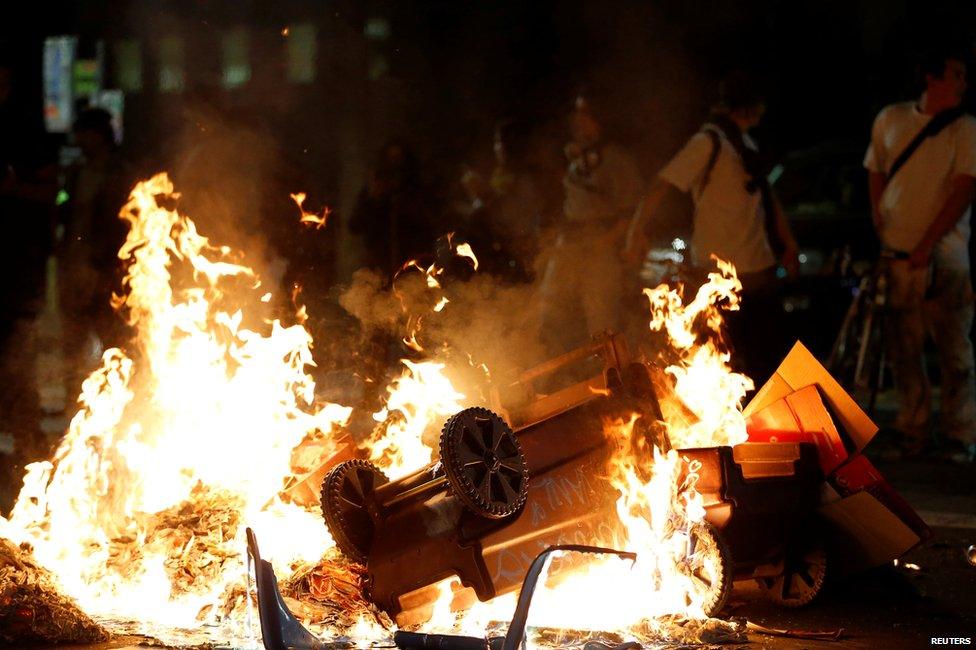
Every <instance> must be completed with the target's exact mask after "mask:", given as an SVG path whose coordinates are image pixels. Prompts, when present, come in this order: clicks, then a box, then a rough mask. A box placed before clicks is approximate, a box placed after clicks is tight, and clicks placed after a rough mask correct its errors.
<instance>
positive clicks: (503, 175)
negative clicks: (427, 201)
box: [461, 121, 547, 281]
mask: <svg viewBox="0 0 976 650" xmlns="http://www.w3.org/2000/svg"><path fill="white" fill-rule="evenodd" d="M529 136H530V133H529V130H528V128H527V126H526V125H525V124H523V123H521V122H515V121H509V122H502V123H501V124H499V125H498V126H497V127H496V128H495V134H494V142H493V145H494V146H493V150H494V155H495V166H494V168H493V170H492V172H491V176H490V177H489V178H488V179H487V180H485V179H484V178H483V177H482V176H481V175H480V174H478V173H477V172H475V171H473V170H470V169H469V170H466V171H465V173H464V175H463V176H462V178H461V184H462V186H463V187H464V190H465V193H466V195H467V203H466V204H465V205H464V206H463V207H464V210H463V211H464V212H465V213H466V214H465V216H466V219H465V221H466V222H467V227H466V228H465V229H464V235H465V239H467V240H468V241H470V243H471V244H472V245H473V246H474V250H475V252H476V253H477V254H478V255H479V260H480V261H481V267H480V270H481V272H484V273H491V274H493V275H496V276H498V277H502V278H506V279H510V280H515V281H526V280H529V279H531V277H532V265H533V261H534V259H535V256H536V254H537V253H538V246H539V233H540V230H541V227H542V224H543V223H544V222H545V220H546V212H547V205H546V202H545V200H544V196H543V192H542V190H541V188H540V182H539V179H538V175H537V174H536V172H535V170H533V169H532V165H531V163H530V155H529V146H530V137H529Z"/></svg>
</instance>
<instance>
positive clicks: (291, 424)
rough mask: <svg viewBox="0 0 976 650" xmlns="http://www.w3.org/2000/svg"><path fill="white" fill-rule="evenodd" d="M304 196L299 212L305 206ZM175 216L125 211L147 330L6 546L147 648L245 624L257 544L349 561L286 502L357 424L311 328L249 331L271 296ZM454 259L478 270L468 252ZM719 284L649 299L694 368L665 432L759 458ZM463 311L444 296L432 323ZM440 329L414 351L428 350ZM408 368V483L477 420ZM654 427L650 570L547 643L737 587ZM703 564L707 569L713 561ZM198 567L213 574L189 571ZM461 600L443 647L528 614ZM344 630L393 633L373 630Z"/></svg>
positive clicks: (314, 515) (92, 387)
mask: <svg viewBox="0 0 976 650" xmlns="http://www.w3.org/2000/svg"><path fill="white" fill-rule="evenodd" d="M293 198H294V199H295V201H296V203H297V204H298V205H299V207H300V208H301V206H302V202H303V200H304V196H303V195H301V194H297V195H294V196H293ZM177 199H178V194H175V193H174V188H173V186H172V184H171V182H170V181H169V179H168V178H167V177H166V176H165V175H158V176H155V177H153V178H152V179H150V180H148V181H145V182H143V183H140V184H139V185H137V186H136V187H135V189H134V190H133V191H132V194H131V196H130V199H129V202H128V203H127V204H126V205H125V207H124V208H123V210H122V213H121V216H122V218H123V219H124V220H125V221H127V222H128V224H129V227H130V231H129V234H128V237H127V240H126V243H125V244H124V246H123V247H122V249H121V250H120V252H119V257H120V258H121V259H122V260H124V261H125V262H126V263H127V268H128V271H127V275H126V277H125V280H124V288H125V290H126V293H125V294H124V295H122V296H119V297H117V298H116V301H115V302H116V307H117V308H118V309H119V310H120V312H122V314H123V315H124V316H125V317H126V319H127V321H128V323H129V324H130V325H131V326H132V327H133V329H134V332H135V336H134V339H133V343H132V346H131V349H129V350H127V351H123V350H120V349H115V348H113V349H110V350H108V351H106V353H105V355H104V357H103V359H102V366H101V367H100V368H99V369H97V370H95V371H94V372H93V373H92V374H91V375H90V376H89V378H88V379H87V380H86V381H85V382H84V384H83V386H82V394H81V397H80V398H79V402H80V404H81V408H80V410H79V411H78V413H77V415H76V416H75V417H74V418H73V419H72V421H71V424H70V426H69V429H68V432H67V434H66V435H65V437H64V439H63V440H62V442H61V444H60V446H59V448H58V450H57V452H56V453H55V456H54V458H53V460H51V461H45V462H40V463H34V464H32V465H30V466H29V467H28V471H27V475H26V476H25V479H24V487H23V489H22V491H21V494H20V497H19V499H18V501H17V504H16V506H15V507H14V509H13V511H12V512H11V515H10V518H9V519H4V518H0V535H2V536H3V537H6V538H9V539H11V540H13V541H14V542H16V543H18V544H26V545H29V547H30V548H31V549H32V551H33V554H34V555H35V557H36V558H37V560H38V561H39V562H40V563H41V564H43V565H44V566H45V567H47V568H48V569H50V570H51V571H52V572H53V573H54V574H55V575H56V576H57V578H58V579H59V581H60V585H59V586H60V587H61V588H62V589H63V591H64V592H65V593H66V594H68V595H70V596H71V597H73V598H74V599H75V600H76V601H77V602H78V603H79V605H80V606H81V607H82V609H84V610H85V611H86V612H88V613H89V614H92V615H93V616H96V617H98V618H100V619H101V620H113V619H114V620H120V619H129V620H134V621H137V622H140V623H141V624H142V625H143V626H144V628H143V629H145V630H147V631H149V630H152V629H154V628H153V626H154V625H156V624H165V625H170V626H180V627H195V626H198V625H199V624H200V623H201V622H202V621H210V622H214V621H215V620H222V621H223V622H228V621H230V622H231V623H235V624H243V616H242V615H241V613H242V611H243V609H244V608H243V607H242V606H241V605H242V603H243V598H244V597H243V595H242V593H241V592H242V587H241V585H243V582H244V580H243V577H244V574H245V567H244V563H243V549H244V547H245V541H244V525H245V524H246V525H249V526H251V527H252V528H254V529H255V531H256V532H257V534H258V536H259V538H260V540H261V546H262V550H263V551H264V554H265V555H266V556H267V557H268V558H270V559H272V560H274V561H275V563H276V567H275V568H276V571H277V573H278V575H279V577H281V578H285V577H287V576H288V575H289V574H290V572H291V570H292V567H293V565H294V564H295V563H297V562H299V561H304V562H315V561H317V560H319V558H321V556H322V553H323V551H325V550H326V549H329V548H330V547H332V546H333V543H332V540H331V539H330V538H329V536H328V533H327V531H326V528H325V526H324V525H323V523H322V519H321V515H320V513H319V512H318V511H317V510H316V509H315V508H312V509H305V508H302V507H298V506H295V505H293V504H290V503H285V502H283V501H282V500H281V499H280V498H279V493H280V492H281V489H282V487H283V484H284V482H285V480H286V479H287V478H289V477H290V476H291V475H292V469H291V467H290V458H291V453H292V450H293V449H294V448H295V447H296V446H297V445H298V444H299V443H300V442H301V441H302V440H303V439H304V438H305V437H306V436H307V435H309V434H310V433H315V432H318V434H319V435H320V436H322V437H324V438H325V439H327V440H328V439H330V436H332V435H333V434H335V433H336V432H338V430H339V429H340V428H342V427H343V426H344V425H345V423H346V422H347V421H348V419H349V416H350V409H349V408H347V407H343V406H340V405H337V404H329V403H325V404H323V403H318V402H317V401H316V399H315V385H314V382H313V380H312V378H311V377H310V376H309V375H308V374H307V372H306V369H307V367H308V366H312V365H314V364H313V360H312V355H311V345H312V341H311V338H310V336H309V334H308V332H307V331H306V330H305V329H304V327H302V325H301V324H300V323H301V321H302V320H303V319H304V318H303V314H304V310H303V309H302V310H300V313H299V314H297V315H296V320H297V321H298V322H297V324H292V325H285V324H283V323H281V322H280V321H278V320H274V321H270V322H267V321H265V322H261V321H260V319H257V318H255V317H254V316H253V315H251V314H250V312H247V311H245V309H244V306H252V305H253V306H254V307H255V308H256V310H258V313H260V312H261V310H262V305H263V304H264V303H268V302H269V301H270V300H271V295H269V292H267V291H266V290H264V289H262V288H261V283H260V281H259V280H258V279H257V277H256V275H255V273H254V272H253V271H252V270H251V269H250V268H248V267H246V266H244V265H242V264H240V263H238V261H236V260H235V258H234V257H233V254H232V251H230V250H229V249H227V248H226V247H224V248H221V247H216V246H213V245H212V244H211V243H210V242H209V241H208V240H207V239H206V238H205V237H203V236H202V235H200V234H199V233H198V232H197V230H196V227H195V225H194V224H193V222H192V221H191V220H190V219H188V218H186V217H184V216H181V215H180V214H179V213H178V212H177V211H176V210H175V209H174V208H173V207H172V206H173V204H174V203H175V201H176V200H177ZM302 214H303V217H302V221H303V222H307V223H313V224H316V225H317V226H318V225H321V224H324V219H325V215H323V217H316V216H315V215H308V213H306V212H305V210H304V209H303V208H302ZM309 216H311V217H312V218H308V217H309ZM320 220H321V221H320ZM451 246H452V249H453V250H454V252H455V254H457V255H458V256H461V257H465V258H468V259H470V260H471V262H472V264H473V266H474V268H477V266H478V260H477V258H476V257H475V255H474V252H473V251H472V250H471V247H470V246H469V245H468V244H464V243H462V244H458V245H454V244H453V243H452V244H451ZM407 268H415V269H417V270H419V271H421V272H422V273H423V274H424V280H425V282H426V284H427V286H428V288H430V289H432V290H436V291H437V292H440V291H441V289H442V288H441V285H440V282H439V280H438V277H439V276H440V275H441V272H442V271H441V270H440V269H439V268H437V267H436V266H427V267H425V266H421V265H420V264H418V263H417V262H415V261H412V262H408V263H407V265H405V266H404V269H407ZM719 269H720V270H719V272H718V273H713V274H711V275H710V278H709V282H708V283H707V284H706V285H705V286H703V287H702V288H701V289H700V290H699V291H698V293H697V295H696V296H695V298H694V299H693V300H692V301H691V302H690V303H689V304H687V305H684V304H683V303H682V300H681V297H680V294H679V293H678V292H676V291H673V290H670V289H668V288H667V287H658V288H657V289H654V290H646V291H645V293H646V295H647V296H648V299H649V301H650V305H651V314H652V320H651V324H650V327H651V329H654V330H661V331H665V332H666V333H667V334H668V336H669V339H670V342H671V344H672V346H673V348H674V350H675V352H676V353H677V356H676V359H677V360H676V361H675V362H674V363H673V364H672V365H670V366H669V367H668V368H667V373H668V374H669V376H670V377H671V378H672V379H673V392H674V395H673V396H672V399H673V400H674V401H676V402H678V403H680V404H682V405H683V408H684V410H683V411H682V413H684V414H685V417H682V418H677V417H676V418H671V417H666V420H667V421H666V422H665V424H666V426H667V429H668V434H669V437H670V439H671V442H672V444H673V446H674V447H676V448H679V449H680V448H682V447H700V446H713V445H721V444H736V443H738V442H740V441H742V440H743V439H744V438H745V427H744V424H743V420H742V416H741V413H740V411H739V403H740V402H741V400H742V397H743V396H744V394H745V392H746V390H748V388H749V387H751V383H750V381H749V379H748V378H746V377H744V376H741V375H735V374H733V373H731V372H730V370H729V367H728V361H729V358H728V355H727V354H725V353H723V352H721V351H720V350H719V349H718V348H717V347H716V346H715V345H714V343H712V342H711V341H710V340H706V341H704V342H702V341H699V340H698V337H696V335H695V328H696V327H700V325H699V324H700V323H701V322H703V321H704V322H705V324H706V326H707V327H708V328H710V329H712V330H717V328H718V327H719V325H720V322H721V314H720V312H719V307H718V306H717V305H718V303H720V302H722V301H725V303H726V304H727V305H730V306H732V307H733V308H734V306H735V304H736V301H737V297H736V292H737V291H738V289H739V284H738V281H737V280H736V278H735V274H734V270H733V269H732V267H731V266H730V265H724V264H722V263H720V264H719ZM447 304H448V300H447V298H446V296H444V295H443V294H440V296H439V298H438V300H437V302H436V305H435V306H434V307H433V308H434V309H435V311H439V310H440V309H443V308H444V307H445V305H447ZM420 318H421V317H420V316H417V317H416V318H415V319H414V320H413V321H412V325H410V327H411V328H412V329H411V332H410V333H409V335H408V338H407V339H406V342H407V343H408V344H410V343H411V342H412V343H413V344H414V345H413V346H412V347H414V348H415V349H417V350H418V351H420V350H422V348H421V347H420V345H419V343H417V341H416V335H417V332H418V331H419V329H420ZM254 321H257V322H254ZM408 325H409V324H408ZM403 365H404V369H403V371H402V374H401V375H400V376H399V377H398V378H397V379H395V380H394V381H393V382H392V384H391V385H390V386H389V387H388V389H387V392H388V396H387V399H386V404H385V406H384V408H383V409H382V410H380V411H378V412H377V413H375V414H374V415H373V418H374V419H375V420H376V421H377V422H379V423H380V426H379V427H378V428H377V430H376V433H375V434H374V435H373V436H372V438H370V439H369V440H368V441H367V445H368V451H369V455H370V458H371V459H372V460H373V461H374V462H376V463H377V465H379V466H380V468H381V469H383V470H384V471H385V472H386V473H387V475H388V476H389V477H390V478H391V479H395V478H397V477H400V476H403V475H405V474H407V473H409V472H410V471H413V470H416V469H418V468H420V467H422V466H424V465H426V464H428V463H429V462H430V461H431V459H432V447H433V442H434V441H433V440H428V439H427V438H426V437H425V436H427V435H430V434H431V433H432V432H436V431H437V429H438V428H439V426H440V424H441V423H442V422H443V421H444V420H445V419H446V418H447V417H449V416H451V415H453V414H454V413H456V412H457V411H459V410H460V409H461V408H462V407H463V406H465V404H464V400H465V396H464V395H463V394H461V393H459V392H458V391H457V389H455V388H454V386H453V385H452V383H451V381H450V380H449V379H448V378H447V374H445V370H446V368H445V365H444V364H441V363H436V362H433V361H421V362H413V361H408V360H404V361H403ZM689 414H690V416H689ZM634 426H635V420H634V419H631V420H629V421H614V422H608V423H607V425H606V433H607V435H608V436H609V437H611V438H612V439H613V440H614V441H616V449H617V453H616V455H615V456H614V458H613V461H612V463H611V465H610V467H609V468H608V471H609V476H608V477H607V478H608V480H610V481H611V482H612V484H613V485H614V486H615V487H616V488H617V489H618V491H619V492H620V497H619V499H618V501H617V515H618V517H619V520H620V524H621V530H622V537H621V539H619V540H617V542H618V545H619V546H621V547H623V548H626V549H628V550H633V551H636V552H637V553H638V560H637V562H636V564H635V565H634V566H631V565H630V564H629V563H624V562H621V561H619V560H617V559H601V560H597V561H593V562H588V563H586V564H585V565H584V566H582V567H581V568H579V569H574V570H573V571H572V572H571V574H570V575H568V576H560V577H559V579H558V581H557V580H553V581H550V583H549V584H547V585H546V586H545V588H544V589H543V591H542V593H540V594H539V596H538V597H537V599H536V603H535V605H534V607H533V612H532V618H531V620H532V621H533V623H534V624H535V625H545V626H551V627H559V628H573V629H601V630H608V629H612V630H618V631H628V634H630V635H631V636H635V637H641V636H646V635H647V634H649V633H650V632H653V631H655V630H657V629H658V627H659V626H660V625H662V623H661V620H662V617H667V616H674V615H681V616H684V617H691V618H696V617H697V618H702V617H704V616H705V612H706V609H707V606H708V603H707V601H708V599H709V598H712V597H713V596H714V594H713V593H712V591H709V589H706V588H704V587H703V580H704V582H705V583H711V582H715V581H718V580H719V579H720V577H721V576H720V575H719V572H720V567H719V566H718V565H717V562H718V561H719V560H720V559H721V558H720V557H718V556H716V555H715V554H714V553H711V554H709V553H705V552H704V551H709V550H714V549H709V548H708V543H707V535H706V536H704V537H703V535H702V531H703V530H705V528H704V527H705V524H704V523H703V519H704V514H705V513H704V509H703V507H702V503H701V498H700V497H699V495H698V494H697V493H696V492H695V489H694V484H695V469H696V468H695V467H693V466H689V465H688V464H687V463H686V462H685V461H684V460H683V459H682V458H681V455H680V452H678V451H675V450H673V449H672V450H667V451H666V450H661V449H643V448H633V447H632V446H631V444H632V442H631V441H632V439H633V437H632V435H631V433H632V430H633V427H634ZM201 513H203V514H201ZM696 546H697V547H698V548H699V549H700V550H702V551H703V552H701V553H695V552H693V549H694V548H695V547H696ZM194 554H196V555H197V556H198V557H200V556H201V554H203V556H205V557H204V559H203V561H201V562H197V563H191V562H190V561H189V560H188V558H190V557H191V556H194ZM716 557H718V559H716ZM201 566H202V567H203V569H205V570H203V569H200V567H201ZM192 567H196V568H192ZM201 570H203V572H202V573H200V571H201ZM195 571H196V573H194V572H195ZM235 594H236V595H235ZM597 594H599V595H600V597H599V598H595V597H594V596H595V595H597ZM451 596H452V591H451V589H450V588H449V587H447V586H444V587H442V599H441V601H440V602H439V603H438V604H437V606H436V607H435V612H436V616H435V619H434V620H433V621H431V623H430V627H431V628H448V629H450V628H460V629H461V630H464V631H465V632H467V633H476V634H482V633H483V632H484V629H485V625H486V624H487V623H488V622H489V621H493V620H508V619H509V618H510V617H511V614H512V610H513V607H514V598H513V597H512V596H511V595H509V596H507V597H503V598H499V599H496V600H495V601H493V602H491V603H479V604H477V605H476V606H475V607H474V608H473V609H471V610H469V611H468V612H467V613H466V614H465V615H464V616H463V618H462V619H461V620H460V621H459V620H457V617H456V615H455V614H454V613H452V612H450V608H449V600H450V598H451ZM345 632H346V633H347V634H353V635H360V636H375V635H376V634H380V633H382V631H381V629H380V628H379V627H378V626H377V625H376V624H375V622H373V621H371V620H370V619H368V618H363V617H361V618H360V619H359V622H358V623H357V625H356V626H355V627H354V628H352V629H349V630H345Z"/></svg>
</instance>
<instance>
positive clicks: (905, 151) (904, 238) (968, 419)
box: [864, 51, 976, 462]
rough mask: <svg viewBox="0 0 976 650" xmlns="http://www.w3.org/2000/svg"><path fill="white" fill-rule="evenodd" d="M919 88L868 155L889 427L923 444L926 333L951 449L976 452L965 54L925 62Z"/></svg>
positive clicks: (971, 160)
mask: <svg viewBox="0 0 976 650" xmlns="http://www.w3.org/2000/svg"><path fill="white" fill-rule="evenodd" d="M922 73H923V75H924V84H925V90H924V92H922V95H921V97H919V99H918V100H916V101H909V102H902V103H896V104H891V105H890V106H887V107H886V108H884V109H883V110H882V111H881V112H880V113H879V114H878V116H877V118H876V119H875V121H874V126H873V128H872V131H871V144H870V146H869V147H868V150H867V153H866V155H865V157H864V166H865V168H867V170H868V178H869V187H870V195H871V206H872V216H873V220H874V226H875V229H876V230H877V233H878V237H879V239H880V241H881V245H882V248H883V249H884V250H885V251H886V253H887V257H889V258H895V259H893V260H892V261H890V262H889V263H888V264H889V266H888V299H887V314H886V324H887V331H886V339H887V347H888V354H889V356H890V360H891V364H892V369H893V373H894V378H895V388H896V392H897V394H898V402H899V404H898V407H899V408H898V415H897V418H896V420H895V425H894V426H895V429H897V430H899V431H900V432H901V433H902V434H903V436H904V440H905V443H904V451H905V453H906V454H908V455H916V454H918V453H921V452H922V451H924V450H925V448H926V447H927V445H928V443H929V436H928V431H929V419H930V411H931V402H932V399H931V387H930V384H929V380H928V376H927V374H926V369H925V361H924V357H923V352H924V343H925V337H926V332H928V334H929V335H930V336H931V337H932V341H933V342H934V343H935V347H936V349H937V350H938V359H939V370H940V375H941V409H940V410H941V419H942V427H943V430H944V433H945V434H946V436H947V441H946V442H947V443H948V445H949V446H950V449H949V455H950V457H952V458H953V459H954V460H957V461H962V462H972V461H973V457H974V455H976V444H974V443H976V366H974V360H973V346H972V343H971V342H970V339H969V333H970V329H971V327H972V324H973V289H972V283H971V280H970V275H969V248H968V245H969V235H970V225H969V222H970V204H971V203H972V202H973V198H974V196H976V119H974V118H973V117H972V116H970V115H966V114H964V111H963V109H962V100H963V96H964V94H965V92H966V63H965V58H964V56H963V55H962V54H954V53H948V52H945V51H943V52H935V53H933V54H932V55H930V56H928V57H927V58H926V60H925V61H924V62H923V65H922Z"/></svg>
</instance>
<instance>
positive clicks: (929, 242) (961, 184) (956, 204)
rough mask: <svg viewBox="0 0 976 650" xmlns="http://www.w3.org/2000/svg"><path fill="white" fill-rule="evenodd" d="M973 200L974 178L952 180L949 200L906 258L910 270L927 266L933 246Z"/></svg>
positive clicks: (974, 196) (975, 179)
mask: <svg viewBox="0 0 976 650" xmlns="http://www.w3.org/2000/svg"><path fill="white" fill-rule="evenodd" d="M973 198H976V178H974V177H972V176H966V175H960V176H956V177H955V178H954V179H952V190H951V191H950V192H949V198H948V199H946V202H945V204H944V205H943V206H942V209H941V210H939V214H938V215H937V216H936V217H935V220H934V221H932V223H931V224H930V225H929V227H928V229H927V230H926V231H925V235H924V236H923V237H922V241H920V242H919V243H918V246H916V247H915V250H913V251H912V253H911V255H910V256H909V258H908V264H909V265H910V266H911V267H912V268H916V269H918V268H924V267H926V266H928V264H929V260H930V259H931V258H932V251H933V250H934V249H935V245H936V244H937V243H939V240H940V239H942V238H943V237H945V235H946V234H947V233H948V232H949V231H950V230H952V228H953V227H954V226H955V225H956V222H958V221H959V219H960V218H961V217H962V215H963V213H965V212H966V208H968V207H969V206H970V205H971V204H972V202H973Z"/></svg>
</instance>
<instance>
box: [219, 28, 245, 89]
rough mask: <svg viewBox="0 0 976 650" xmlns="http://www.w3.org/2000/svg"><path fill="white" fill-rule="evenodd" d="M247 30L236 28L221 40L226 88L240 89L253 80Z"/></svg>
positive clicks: (225, 33)
mask: <svg viewBox="0 0 976 650" xmlns="http://www.w3.org/2000/svg"><path fill="white" fill-rule="evenodd" d="M247 41H248V38H247V29H245V28H244V27H236V28H234V29H232V30H230V31H228V32H224V35H223V36H222V37H221V39H220V49H221V52H222V53H223V57H224V75H223V83H224V88H239V87H240V86H243V85H244V84H246V83H247V82H248V81H249V80H250V79H251V64H250V63H249V62H248V57H247V45H248V42H247Z"/></svg>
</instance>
